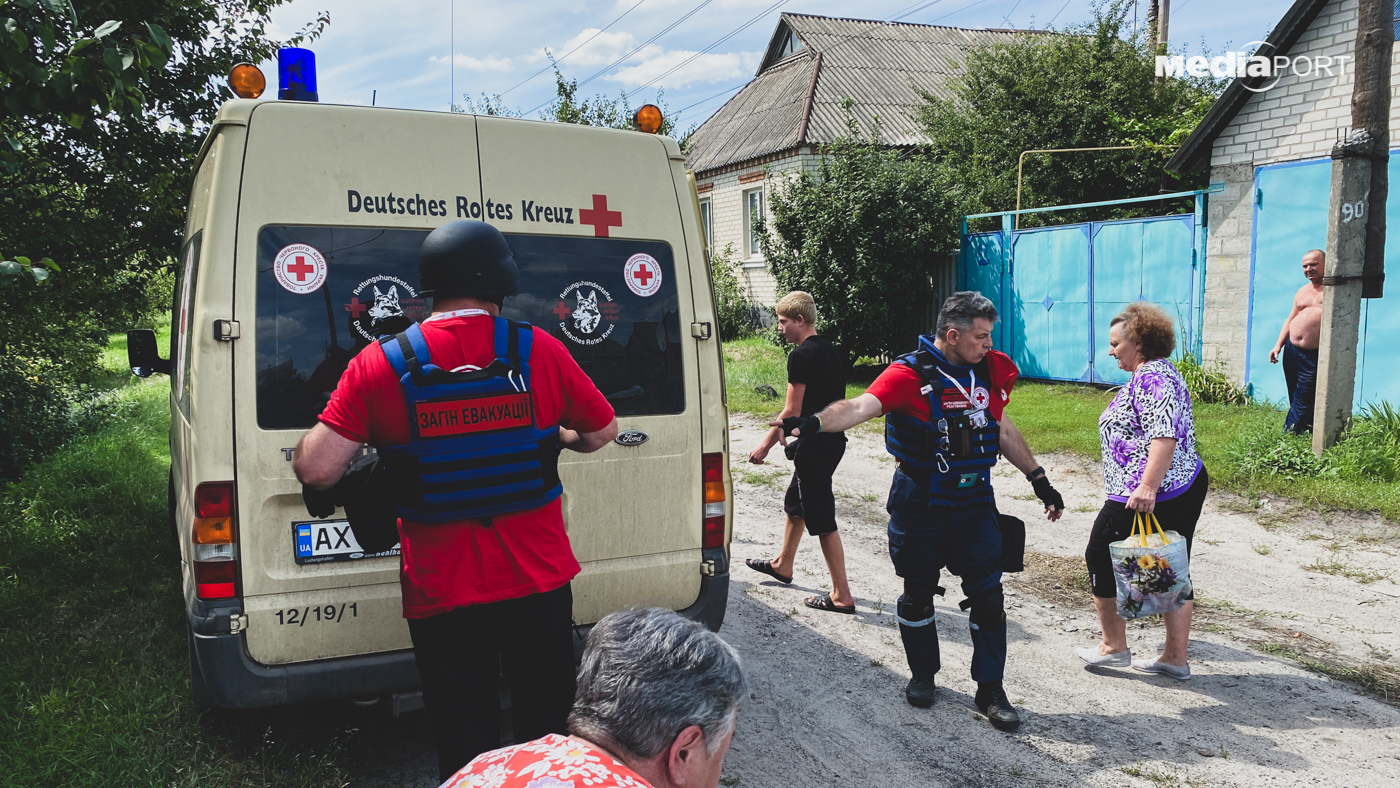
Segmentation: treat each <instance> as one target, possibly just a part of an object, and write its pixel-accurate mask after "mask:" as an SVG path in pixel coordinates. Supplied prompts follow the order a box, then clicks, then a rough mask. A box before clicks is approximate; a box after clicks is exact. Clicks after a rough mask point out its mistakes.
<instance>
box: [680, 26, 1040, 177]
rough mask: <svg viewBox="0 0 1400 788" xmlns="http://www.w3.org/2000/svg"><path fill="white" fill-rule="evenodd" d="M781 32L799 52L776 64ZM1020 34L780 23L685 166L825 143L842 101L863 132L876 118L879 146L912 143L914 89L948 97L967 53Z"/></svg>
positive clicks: (841, 117)
mask: <svg viewBox="0 0 1400 788" xmlns="http://www.w3.org/2000/svg"><path fill="white" fill-rule="evenodd" d="M789 30H791V31H792V32H793V33H794V34H795V35H796V37H797V39H798V40H799V41H801V43H802V45H803V46H802V48H801V49H799V50H797V51H795V52H792V53H791V54H788V55H786V56H783V55H782V46H783V43H784V42H785V40H786V36H787V32H788V31H789ZM1028 32H1035V31H1026V30H985V29H983V30H972V29H967V28H960V27H940V26H936V25H915V24H905V23H902V22H880V21H872V20H866V19H838V18H832V17H824V16H809V15H806V14H783V15H782V18H781V19H780V20H779V22H778V26H777V28H776V29H775V30H774V32H773V38H772V40H771V43H770V44H769V46H768V50H767V52H766V53H765V55H764V58H763V64H762V65H761V66H760V67H759V70H758V74H757V75H756V76H755V77H754V79H753V81H752V82H750V83H749V84H748V85H746V86H745V87H744V89H743V90H741V91H739V93H738V94H737V95H735V96H734V98H732V99H730V100H729V101H728V102H727V103H726V104H725V105H724V106H723V107H721V108H720V109H719V111H718V112H716V113H715V114H714V115H712V116H710V118H709V119H708V120H706V121H705V122H704V123H703V124H701V126H700V128H698V129H696V130H695V134H694V136H693V137H691V144H690V152H689V154H688V155H687V158H686V166H688V167H689V168H691V169H693V170H695V171H696V172H706V171H709V170H715V169H719V168H720V167H724V166H726V165H729V164H734V163H737V162H743V161H748V160H751V159H756V158H759V157H761V156H766V155H769V154H773V153H778V152H780V151H784V150H790V149H792V148H796V147H798V146H801V145H822V144H826V143H830V142H834V141H835V140H836V139H837V138H838V137H840V136H842V135H843V134H844V133H845V132H846V114H845V111H844V110H843V109H842V108H841V104H842V102H843V101H845V100H846V99H851V101H852V102H853V107H852V111H853V112H854V114H855V117H856V119H857V120H858V121H859V122H860V123H861V124H862V128H866V129H868V128H869V127H870V126H869V124H870V123H871V122H872V121H873V120H874V119H875V118H876V117H878V118H879V120H880V127H881V140H882V141H883V142H885V143H887V144H890V145H914V144H918V143H920V142H923V141H924V137H923V132H922V130H921V129H920V128H919V126H918V124H917V123H916V122H915V121H914V118H913V111H914V109H915V108H916V107H917V106H918V105H919V102H920V96H919V90H924V91H927V92H929V93H931V94H933V95H935V96H939V97H942V98H949V97H951V95H952V94H951V91H950V90H949V89H948V83H949V81H950V80H951V78H952V77H953V76H954V75H955V74H956V73H957V72H958V71H959V69H960V68H961V66H962V62H963V59H964V57H965V56H966V52H967V50H968V49H971V48H972V47H976V46H985V45H988V44H994V43H998V42H1005V41H1009V40H1010V39H1011V37H1012V36H1014V35H1017V34H1024V33H1028Z"/></svg>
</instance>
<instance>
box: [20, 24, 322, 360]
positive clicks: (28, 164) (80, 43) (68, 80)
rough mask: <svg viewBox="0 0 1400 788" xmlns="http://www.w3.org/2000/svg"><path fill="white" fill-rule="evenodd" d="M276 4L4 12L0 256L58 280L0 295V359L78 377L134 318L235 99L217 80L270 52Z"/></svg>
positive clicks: (310, 33)
mask: <svg viewBox="0 0 1400 788" xmlns="http://www.w3.org/2000/svg"><path fill="white" fill-rule="evenodd" d="M281 2H283V0H250V1H246V2H245V1H243V0H237V1H235V0H215V1H214V2H201V1H200V0H124V1H123V2H114V1H112V0H102V1H99V2H82V1H81V0H79V1H78V2H75V3H72V4H70V3H69V2H67V0H43V1H42V2H34V1H33V0H6V1H5V2H4V3H3V6H0V8H3V11H0V13H3V14H4V15H5V18H3V19H0V24H3V26H4V31H3V35H0V46H3V47H4V49H3V50H0V57H3V63H2V64H0V65H3V72H0V92H3V96H0V106H3V114H0V150H4V151H5V156H4V159H3V162H0V215H3V216H5V221H4V222H3V223H0V253H3V254H4V255H5V257H4V258H0V259H8V260H9V261H12V262H17V261H18V260H19V257H20V256H24V257H29V258H39V257H48V258H52V260H55V261H57V265H58V266H60V267H61V273H58V274H56V275H54V276H52V277H50V278H49V279H48V281H47V282H43V283H42V284H41V283H38V282H33V281H29V282H26V281H23V277H20V278H18V279H16V280H15V282H14V283H13V284H12V285H10V286H6V287H4V288H3V289H0V298H3V299H4V303H5V308H6V319H5V320H4V321H0V355H7V356H21V357H25V358H31V359H45V360H49V361H52V362H54V363H55V364H57V365H58V368H60V369H62V370H63V374H64V375H66V376H68V377H70V378H72V379H73V380H80V379H82V378H83V377H84V376H85V375H86V374H88V373H89V371H90V370H91V367H92V361H93V359H94V358H95V356H96V353H97V350H98V348H99V347H100V346H101V344H102V343H103V342H105V338H106V335H107V333H108V332H110V331H111V330H114V329H119V328H123V327H126V326H128V325H130V324H132V323H133V322H136V321H139V320H141V319H142V318H143V317H144V316H145V315H144V313H145V311H146V310H147V308H148V302H147V299H146V292H145V291H146V287H147V285H148V283H149V282H150V281H151V279H152V278H153V277H155V276H156V275H158V274H159V273H160V272H161V271H162V270H163V269H164V268H166V267H167V266H169V265H170V257H171V255H172V254H173V253H174V252H175V250H176V249H177V248H178V246H179V244H180V238H181V234H182V232H183V229H184V211H185V201H186V199H187V198H188V189H189V181H190V176H191V172H190V168H191V165H192V164H193V160H194V157H195V155H196V153H197V152H198V150H199V145H200V142H201V139H202V137H203V134H204V132H205V131H206V130H207V128H208V126H209V124H210V123H212V121H213V119H214V116H215V115H216V113H217V112H218V108H219V106H220V104H222V103H223V101H224V100H225V99H227V98H231V97H232V96H231V94H230V93H229V91H228V89H227V87H225V85H224V77H225V76H226V74H227V72H228V69H229V68H230V67H231V66H232V65H233V64H234V63H237V62H239V61H244V60H247V61H252V62H260V61H262V60H264V59H266V58H268V57H271V56H272V55H273V54H274V53H275V52H276V50H277V47H278V45H279V44H278V42H276V41H274V40H272V39H271V38H269V37H268V35H267V32H266V31H267V25H268V23H269V18H268V15H269V13H270V12H271V10H272V9H273V8H274V7H276V6H277V5H279V4H280V3H281ZM103 20H105V21H103ZM328 22H329V18H328V17H327V16H325V15H324V14H323V15H322V16H321V17H320V18H319V19H317V20H316V21H315V22H313V23H312V24H311V25H310V26H308V28H307V29H306V30H305V31H303V32H302V33H301V34H299V35H298V36H296V37H294V38H293V42H299V41H304V40H307V39H310V38H314V37H315V36H316V35H317V34H319V32H320V30H321V29H322V28H323V27H324V25H325V24H326V23H328ZM94 23H96V24H95V26H91V25H93V24H94ZM128 31H137V32H134V33H132V34H130V35H124V34H126V33H127V32H128ZM12 255H13V257H11V256H12Z"/></svg>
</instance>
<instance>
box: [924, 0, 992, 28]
mask: <svg viewBox="0 0 1400 788" xmlns="http://www.w3.org/2000/svg"><path fill="white" fill-rule="evenodd" d="M985 2H987V0H977V2H975V3H971V4H969V5H965V6H963V7H962V8H959V9H958V10H956V11H954V12H952V13H950V14H944V15H943V16H940V17H938V19H935V20H933V22H938V21H941V20H944V19H947V18H948V17H950V16H956V15H957V14H961V13H962V12H964V11H966V10H967V9H969V8H971V7H972V6H974V5H982V4H983V3H985ZM933 22H929V23H928V24H930V25H931V24H933Z"/></svg>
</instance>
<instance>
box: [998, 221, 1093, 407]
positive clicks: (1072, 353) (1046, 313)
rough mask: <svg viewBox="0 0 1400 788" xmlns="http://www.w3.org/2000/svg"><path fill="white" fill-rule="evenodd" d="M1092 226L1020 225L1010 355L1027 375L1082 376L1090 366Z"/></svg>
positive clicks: (1008, 317)
mask: <svg viewBox="0 0 1400 788" xmlns="http://www.w3.org/2000/svg"><path fill="white" fill-rule="evenodd" d="M1089 257H1090V251H1089V228H1088V226H1087V225H1069V226H1065V227H1050V228H1041V229H1034V230H1021V231H1018V232H1016V233H1014V234H1013V240H1012V260H1013V261H1014V263H1013V265H1012V276H1011V280H1012V287H1011V299H1010V301H1011V303H1010V308H1009V309H1007V310H1004V311H1003V312H1002V321H1001V322H1002V323H1003V324H1005V325H1006V326H1008V327H1009V329H1010V332H1011V348H1012V349H1011V351H1009V352H1010V355H1011V357H1012V359H1013V360H1014V361H1015V362H1016V366H1017V367H1019V368H1020V370H1021V375H1022V376H1023V377H1028V378H1053V379H1056V380H1078V379H1081V378H1084V376H1085V374H1086V372H1087V370H1088V369H1089V353H1088V346H1087V344H1086V342H1085V333H1086V332H1087V331H1088V329H1089V270H1090V262H1089Z"/></svg>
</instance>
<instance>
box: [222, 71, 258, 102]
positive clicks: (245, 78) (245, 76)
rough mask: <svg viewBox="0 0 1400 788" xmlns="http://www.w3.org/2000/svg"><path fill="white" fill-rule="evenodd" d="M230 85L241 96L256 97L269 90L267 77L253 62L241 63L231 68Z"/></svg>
mask: <svg viewBox="0 0 1400 788" xmlns="http://www.w3.org/2000/svg"><path fill="white" fill-rule="evenodd" d="M228 86H229V88H230V89H231V90H233V93H234V95H236V96H238V97H239V98H246V99H255V98H257V97H258V96H261V95H262V94H263V91H264V90H267V78H266V77H264V76H263V73H262V69H260V68H258V67H257V66H255V65H253V64H252V63H239V64H238V65H236V66H234V67H233V68H231V69H229V72H228Z"/></svg>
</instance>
